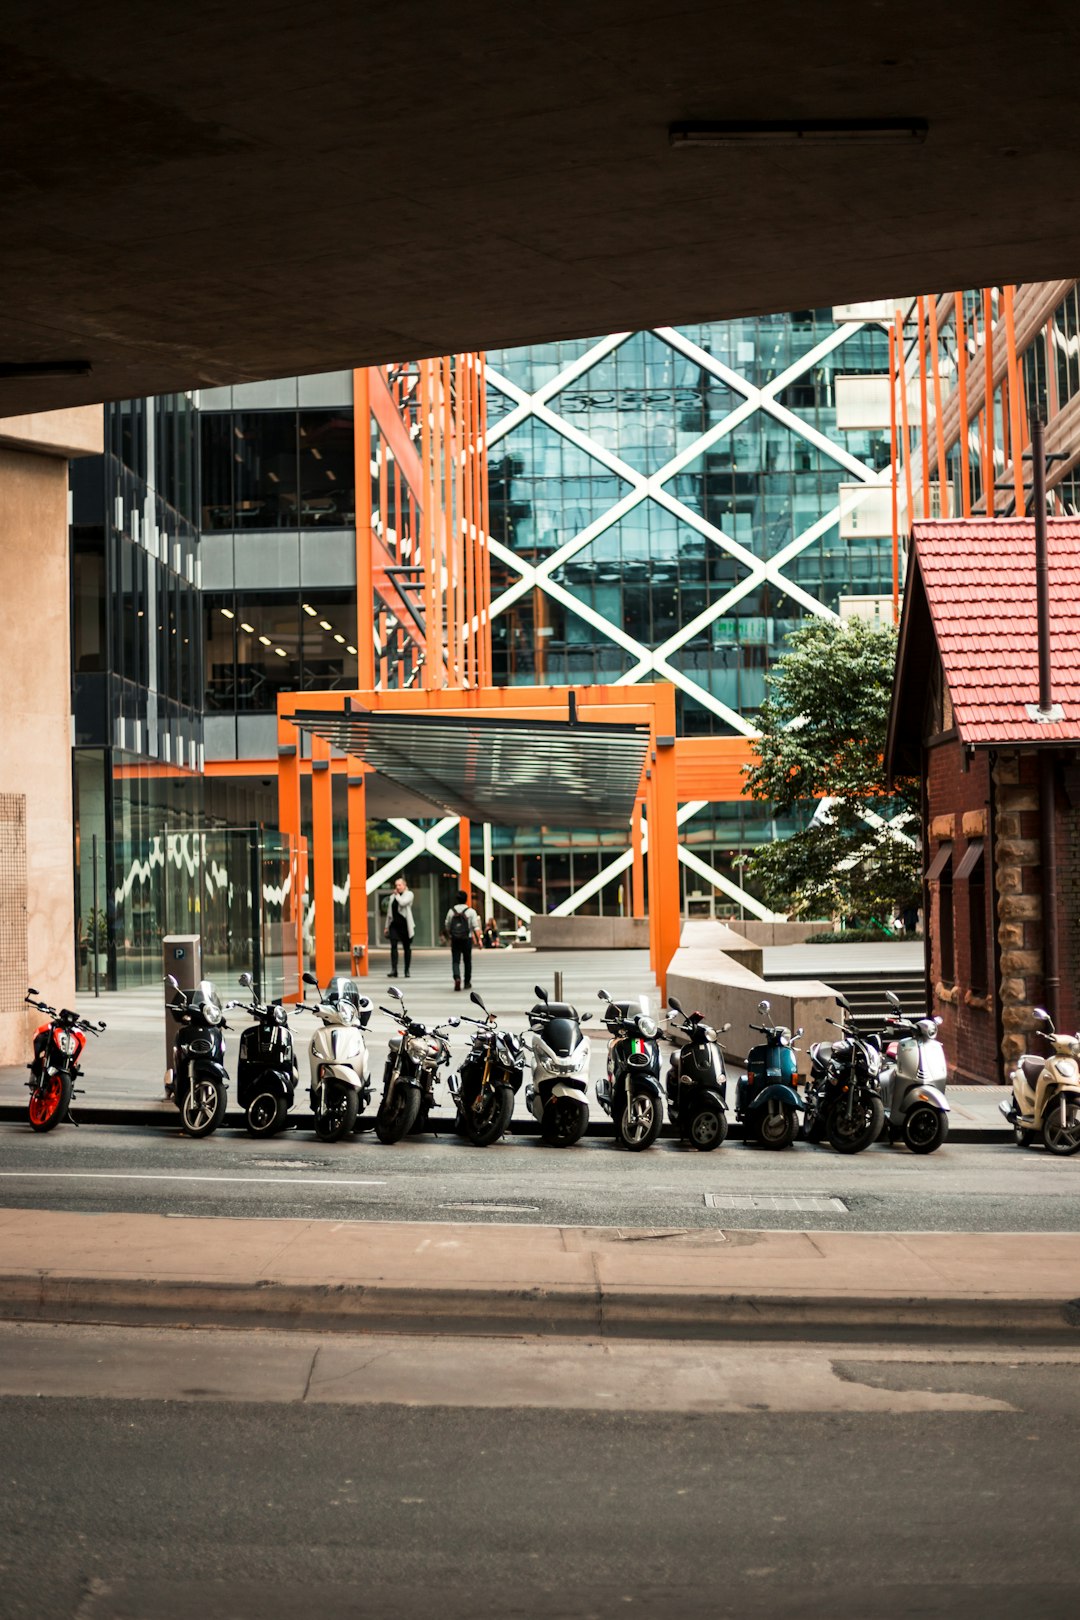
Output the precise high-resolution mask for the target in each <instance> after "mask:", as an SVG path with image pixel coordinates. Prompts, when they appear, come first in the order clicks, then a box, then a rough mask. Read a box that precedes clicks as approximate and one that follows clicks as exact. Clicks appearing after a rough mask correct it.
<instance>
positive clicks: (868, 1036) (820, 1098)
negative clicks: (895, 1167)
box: [803, 996, 885, 1153]
mask: <svg viewBox="0 0 1080 1620" xmlns="http://www.w3.org/2000/svg"><path fill="white" fill-rule="evenodd" d="M836 999H837V1002H838V1003H839V1005H840V1007H841V1008H842V1009H843V1013H842V1017H841V1021H840V1022H839V1023H837V1020H836V1019H835V1018H829V1019H826V1022H827V1023H829V1024H834V1025H836V1028H837V1029H839V1030H840V1035H841V1038H840V1039H839V1040H837V1041H816V1042H815V1043H814V1045H813V1046H812V1047H811V1048H810V1079H809V1081H808V1082H807V1087H806V1104H805V1112H804V1115H803V1134H804V1136H805V1137H806V1139H807V1141H808V1142H820V1141H821V1139H822V1137H823V1136H826V1137H828V1140H829V1144H830V1146H831V1147H833V1148H835V1150H836V1152H837V1153H862V1152H864V1151H865V1149H866V1148H868V1147H869V1146H870V1144H871V1143H872V1142H876V1141H877V1139H878V1137H879V1136H880V1134H881V1130H882V1127H883V1126H884V1124H885V1105H884V1103H883V1102H882V1100H881V1096H880V1094H879V1091H878V1081H879V1077H880V1074H881V1069H882V1057H881V1042H880V1039H879V1037H878V1036H877V1035H876V1034H875V1033H874V1032H872V1031H869V1030H865V1031H864V1030H860V1029H859V1028H858V1027H857V1025H856V1022H855V1018H854V1015H853V1014H852V1011H851V1007H850V1006H849V1004H848V1002H847V1001H846V1000H845V998H844V997H843V996H837V998H836Z"/></svg>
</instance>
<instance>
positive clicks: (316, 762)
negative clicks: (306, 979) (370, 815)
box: [311, 736, 336, 985]
mask: <svg viewBox="0 0 1080 1620" xmlns="http://www.w3.org/2000/svg"><path fill="white" fill-rule="evenodd" d="M333 786H334V779H333V776H332V774H331V771H330V744H329V743H328V742H325V741H324V740H323V738H322V737H314V736H313V737H312V739H311V845H312V848H311V856H312V862H313V865H314V874H313V879H312V882H313V887H314V890H315V976H316V978H317V979H318V981H319V983H320V985H325V983H326V981H327V979H332V978H333V976H334V968H335V961H336V958H335V954H334V800H333Z"/></svg>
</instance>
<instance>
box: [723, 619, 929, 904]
mask: <svg viewBox="0 0 1080 1620" xmlns="http://www.w3.org/2000/svg"><path fill="white" fill-rule="evenodd" d="M895 665H896V631H895V630H894V629H893V627H892V626H891V625H889V626H883V627H879V626H875V625H871V624H867V623H865V622H864V621H863V620H861V619H854V620H851V621H849V622H848V623H846V624H844V625H839V624H836V623H835V622H832V621H825V620H823V619H815V620H814V621H813V622H812V623H810V624H807V625H804V626H802V627H801V628H800V629H798V630H796V631H794V632H793V633H792V635H791V636H790V637H789V638H788V645H787V650H786V651H785V652H784V654H783V656H782V657H781V658H780V659H779V660H778V661H777V663H776V665H775V667H774V668H773V670H772V671H771V673H770V674H769V675H768V676H767V677H766V685H767V693H768V695H767V697H766V701H765V703H764V704H763V705H762V709H761V715H760V719H759V725H760V729H761V735H760V738H759V739H758V741H757V744H756V749H757V754H758V759H757V763H756V764H754V765H752V766H750V767H749V768H748V769H747V778H746V790H745V791H746V792H747V793H748V794H749V795H750V796H751V797H752V798H754V799H762V800H767V801H770V802H771V803H773V804H774V805H775V807H776V811H777V813H778V814H779V815H792V814H798V813H800V812H801V813H802V814H804V815H805V814H806V813H807V811H809V810H810V809H811V808H812V807H813V808H814V814H813V816H812V819H811V820H810V823H809V825H808V826H806V827H805V828H803V829H802V830H801V831H799V832H796V833H794V834H793V835H792V836H791V837H789V838H782V839H777V840H776V841H775V842H773V843H771V844H766V845H764V846H763V847H762V848H761V849H760V850H757V851H755V852H754V854H752V855H750V856H748V857H747V858H746V860H745V866H746V869H747V871H748V873H749V875H750V876H751V878H753V879H754V880H755V882H756V883H757V884H758V885H759V887H760V888H761V890H762V892H763V893H764V895H765V898H766V900H767V901H768V903H769V904H770V905H771V906H773V907H775V908H776V909H777V910H782V911H787V912H789V913H791V914H792V915H794V916H816V917H820V916H845V917H849V916H860V917H878V918H881V919H885V918H887V917H890V916H892V915H894V914H895V913H896V911H897V910H899V909H901V908H903V907H904V906H908V905H913V904H918V901H919V898H920V882H919V848H918V845H919V838H918V832H919V824H918V808H919V784H918V779H917V778H915V777H907V778H903V779H900V780H897V781H894V782H893V783H892V784H891V785H890V783H889V782H888V781H887V780H886V776H885V768H884V752H885V731H886V727H887V725H888V718H889V703H890V699H891V696H892V685H893V672H894V669H895ZM898 834H906V837H903V836H898ZM909 840H912V841H913V843H912V842H909Z"/></svg>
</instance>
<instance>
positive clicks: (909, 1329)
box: [0, 1209, 1080, 1343]
mask: <svg viewBox="0 0 1080 1620" xmlns="http://www.w3.org/2000/svg"><path fill="white" fill-rule="evenodd" d="M1078 1294H1080V1234H1078V1233H1055V1234H1040V1235H1039V1236H1038V1238H1037V1239H1033V1238H1031V1237H1030V1236H1028V1235H1026V1234H1023V1233H1015V1234H1013V1233H1007V1234H996V1235H982V1234H971V1233H965V1234H952V1233H919V1234H910V1233H905V1234H892V1233H824V1232H815V1233H814V1234H812V1235H811V1234H809V1233H804V1232H747V1231H732V1232H724V1231H705V1232H702V1231H683V1230H680V1229H669V1230H665V1231H641V1230H634V1231H623V1230H621V1229H618V1228H611V1229H607V1228H600V1229H598V1228H584V1227H550V1226H549V1227H540V1226H505V1227H496V1226H487V1225H485V1226H476V1225H464V1224H462V1225H450V1224H448V1225H445V1226H442V1225H440V1226H432V1225H430V1224H426V1223H406V1222H385V1223H383V1222H362V1221H357V1222H328V1221H311V1220H228V1221H226V1220H214V1219H206V1218H195V1219H186V1218H185V1219H176V1218H173V1217H170V1216H163V1215H86V1214H66V1213H59V1212H52V1211H42V1210H15V1209H7V1210H0V1317H4V1318H8V1319H18V1320H32V1321H64V1322H86V1321H92V1322H104V1323H140V1324H157V1325H165V1324H174V1325H176V1324H183V1325H192V1326H217V1327H237V1326H246V1327H255V1326H259V1327H273V1328H281V1327H288V1328H303V1329H305V1330H326V1329H330V1330H336V1331H351V1332H386V1333H401V1332H423V1333H432V1332H442V1333H465V1334H481V1335H490V1334H499V1335H505V1334H557V1335H585V1336H588V1337H608V1336H613V1337H628V1338H649V1339H657V1338H658V1339H694V1338H704V1339H725V1338H769V1337H777V1338H789V1339H801V1338H806V1337H814V1336H821V1335H824V1334H833V1335H840V1336H842V1337H860V1336H866V1337H876V1338H881V1337H885V1338H886V1339H889V1340H892V1339H904V1338H910V1337H919V1338H924V1337H926V1336H927V1335H930V1336H935V1337H936V1336H944V1337H949V1338H953V1339H955V1338H957V1337H961V1338H963V1337H976V1338H978V1337H993V1338H997V1339H1002V1338H1008V1337H1010V1336H1015V1337H1018V1338H1035V1339H1038V1340H1040V1341H1059V1340H1066V1341H1069V1342H1076V1343H1080V1299H1078V1298H1077V1295H1078Z"/></svg>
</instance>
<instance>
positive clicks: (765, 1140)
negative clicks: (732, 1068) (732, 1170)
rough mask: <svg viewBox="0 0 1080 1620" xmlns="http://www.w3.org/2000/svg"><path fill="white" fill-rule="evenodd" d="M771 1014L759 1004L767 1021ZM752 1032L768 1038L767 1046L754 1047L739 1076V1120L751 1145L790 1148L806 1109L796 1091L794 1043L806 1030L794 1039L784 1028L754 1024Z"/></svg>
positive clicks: (737, 1087)
mask: <svg viewBox="0 0 1080 1620" xmlns="http://www.w3.org/2000/svg"><path fill="white" fill-rule="evenodd" d="M770 1011H771V1008H770V1005H769V1003H768V1002H767V1001H759V1002H758V1012H759V1013H761V1014H762V1015H763V1017H765V1018H767V1017H768V1016H769V1013H770ZM750 1028H751V1029H754V1030H757V1032H758V1034H759V1035H764V1037H765V1044H764V1045H763V1046H753V1047H751V1048H750V1051H749V1053H748V1054H747V1059H746V1073H745V1074H741V1075H740V1076H739V1079H738V1083H737V1084H736V1087H735V1118H736V1119H737V1120H739V1122H740V1123H741V1125H742V1127H743V1130H744V1132H745V1134H746V1140H747V1141H748V1142H758V1143H760V1145H761V1146H762V1147H767V1148H786V1147H790V1146H791V1143H792V1142H794V1140H795V1133H796V1131H797V1130H798V1126H799V1112H800V1110H801V1109H802V1107H803V1102H802V1099H801V1098H800V1096H799V1093H798V1091H797V1089H796V1087H797V1086H798V1072H797V1070H798V1065H797V1063H796V1061H795V1050H794V1048H793V1047H792V1044H791V1043H792V1040H798V1038H799V1036H800V1035H801V1034H802V1030H801V1029H797V1030H796V1031H795V1034H794V1036H793V1035H792V1033H791V1031H790V1030H789V1029H786V1028H784V1026H783V1025H781V1024H751V1025H750Z"/></svg>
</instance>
